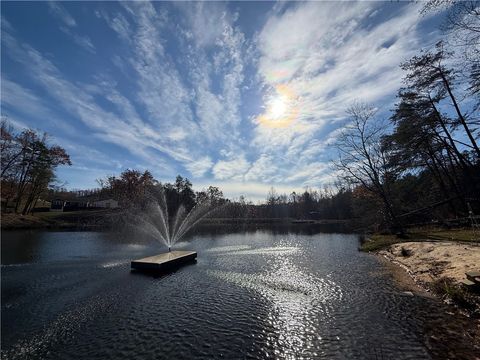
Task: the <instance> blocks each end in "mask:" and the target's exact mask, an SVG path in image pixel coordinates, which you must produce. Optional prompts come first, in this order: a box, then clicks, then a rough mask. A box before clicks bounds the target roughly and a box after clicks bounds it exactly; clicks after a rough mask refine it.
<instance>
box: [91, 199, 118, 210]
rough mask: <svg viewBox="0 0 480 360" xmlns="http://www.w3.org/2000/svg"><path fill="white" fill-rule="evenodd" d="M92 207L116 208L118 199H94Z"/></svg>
mask: <svg viewBox="0 0 480 360" xmlns="http://www.w3.org/2000/svg"><path fill="white" fill-rule="evenodd" d="M93 207H96V208H104V209H116V208H118V201H117V200H114V199H107V200H99V201H94V202H93Z"/></svg>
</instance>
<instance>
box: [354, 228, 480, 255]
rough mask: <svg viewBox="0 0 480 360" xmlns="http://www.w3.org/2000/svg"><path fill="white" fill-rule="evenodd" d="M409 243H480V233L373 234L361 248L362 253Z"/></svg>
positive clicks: (424, 232)
mask: <svg viewBox="0 0 480 360" xmlns="http://www.w3.org/2000/svg"><path fill="white" fill-rule="evenodd" d="M409 241H472V242H480V232H477V233H476V234H475V233H474V232H473V230H472V229H465V228H464V229H450V230H445V229H419V228H417V229H411V230H410V231H409V232H407V238H399V237H397V236H395V235H382V234H373V235H369V236H368V237H367V239H366V240H365V242H364V243H363V244H362V245H361V246H360V250H362V251H367V252H368V251H378V250H382V249H385V248H387V247H389V246H390V245H393V244H397V243H401V242H409Z"/></svg>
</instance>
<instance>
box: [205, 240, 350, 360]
mask: <svg viewBox="0 0 480 360" xmlns="http://www.w3.org/2000/svg"><path fill="white" fill-rule="evenodd" d="M285 248H288V247H278V251H273V250H274V249H275V248H263V249H251V250H240V251H232V252H231V254H232V255H233V254H234V253H236V254H237V255H238V253H243V254H245V253H246V252H248V254H258V255H260V254H262V255H264V256H266V257H267V258H268V264H269V270H268V271H267V272H265V273H259V274H247V273H240V272H231V271H220V270H211V271H208V273H209V274H210V275H212V276H215V277H217V278H220V279H222V280H224V281H227V282H230V283H233V284H235V285H238V286H241V287H243V288H246V289H249V290H253V291H255V292H256V293H259V294H260V295H261V296H263V297H264V298H266V299H267V300H268V301H269V302H270V304H271V306H269V308H268V315H267V317H266V318H265V319H263V321H265V322H266V325H267V326H266V328H267V329H271V330H270V331H267V332H265V333H264V334H263V336H262V339H261V340H262V342H263V343H264V344H265V346H266V348H267V349H274V352H275V355H276V357H279V356H280V357H282V358H287V359H290V358H291V359H293V358H302V357H304V358H311V357H315V356H318V355H319V354H317V353H315V351H314V349H315V344H317V346H316V349H317V350H318V340H319V331H318V327H319V322H323V323H324V322H329V321H331V319H330V316H331V309H332V307H331V303H332V302H333V301H336V300H341V299H342V296H343V294H342V290H341V288H340V286H338V285H337V284H335V282H333V281H332V280H331V279H329V276H325V277H323V278H319V277H316V276H313V275H312V274H309V273H308V272H306V271H304V270H302V269H301V268H300V267H299V266H298V265H296V264H295V263H294V262H293V261H292V256H291V255H294V254H297V253H298V251H299V249H297V248H288V251H285V250H286V249H285ZM293 249H295V250H293Z"/></svg>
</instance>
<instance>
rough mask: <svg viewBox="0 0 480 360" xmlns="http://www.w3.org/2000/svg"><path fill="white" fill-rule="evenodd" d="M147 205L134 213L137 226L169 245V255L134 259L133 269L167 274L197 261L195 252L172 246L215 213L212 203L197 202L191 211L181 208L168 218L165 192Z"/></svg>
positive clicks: (161, 190)
mask: <svg viewBox="0 0 480 360" xmlns="http://www.w3.org/2000/svg"><path fill="white" fill-rule="evenodd" d="M149 195H150V196H148V198H147V203H146V205H145V206H144V208H143V209H142V210H141V211H140V210H138V209H135V211H131V214H130V219H132V220H133V224H134V227H135V228H137V229H139V230H141V231H143V232H145V233H147V235H149V236H150V237H153V238H154V239H156V240H158V241H160V242H162V243H163V244H164V245H166V246H167V248H168V252H166V253H162V254H158V255H154V256H149V257H146V258H143V259H138V260H133V261H132V262H131V268H132V269H134V270H144V271H164V270H170V269H172V268H175V267H178V266H180V265H182V264H185V263H188V262H192V261H195V259H196V258H197V253H196V252H195V251H179V250H173V251H172V247H173V245H174V244H175V243H176V242H177V241H178V240H180V239H181V238H182V237H183V236H185V235H186V234H187V232H188V231H189V230H190V229H191V228H192V227H193V226H195V225H196V224H197V223H198V222H199V221H200V220H201V219H202V218H204V217H205V216H207V215H208V214H209V213H211V212H212V211H213V210H214V207H213V206H212V202H211V201H209V200H206V201H203V202H200V203H197V204H196V205H195V206H194V207H193V208H192V209H191V210H190V211H188V212H187V211H186V209H185V206H184V205H180V206H179V208H178V210H177V212H176V214H175V216H174V217H173V218H172V219H169V215H168V207H167V201H166V198H165V194H164V192H163V189H160V190H158V191H156V192H151V193H149Z"/></svg>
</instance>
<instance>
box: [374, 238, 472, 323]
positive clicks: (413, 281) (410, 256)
mask: <svg viewBox="0 0 480 360" xmlns="http://www.w3.org/2000/svg"><path fill="white" fill-rule="evenodd" d="M373 253H374V254H375V256H376V257H377V258H378V259H379V260H380V262H381V263H382V264H383V265H384V266H385V267H386V268H387V269H388V271H389V272H390V273H391V275H392V277H393V279H394V281H395V282H396V283H397V285H398V286H399V287H400V288H404V289H406V290H407V291H409V292H412V293H414V294H416V295H419V296H428V297H436V298H438V299H439V300H442V301H443V302H446V303H449V304H452V305H455V306H456V307H457V308H458V309H460V310H461V311H463V312H465V313H466V314H467V315H468V316H471V317H473V318H477V319H479V318H480V293H479V292H478V290H477V291H474V289H466V288H465V287H464V286H463V284H462V280H464V279H466V275H465V272H468V271H476V270H479V269H480V244H478V243H464V242H452V241H435V242H433V241H411V242H401V243H396V244H393V245H390V246H388V247H386V248H383V249H381V250H377V251H374V252H373Z"/></svg>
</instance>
